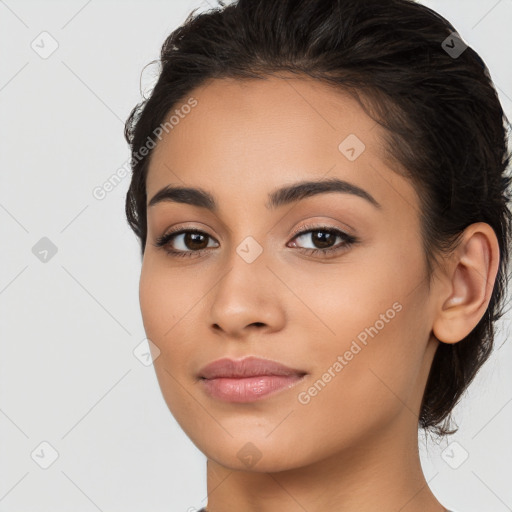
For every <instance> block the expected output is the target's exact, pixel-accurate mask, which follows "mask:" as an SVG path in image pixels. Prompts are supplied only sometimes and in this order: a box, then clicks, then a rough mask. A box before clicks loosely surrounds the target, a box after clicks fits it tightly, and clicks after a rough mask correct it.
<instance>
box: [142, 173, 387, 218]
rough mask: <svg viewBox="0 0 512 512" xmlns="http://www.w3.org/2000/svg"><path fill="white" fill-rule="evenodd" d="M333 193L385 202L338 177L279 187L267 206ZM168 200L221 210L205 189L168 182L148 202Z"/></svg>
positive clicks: (374, 201) (273, 192) (277, 205)
mask: <svg viewBox="0 0 512 512" xmlns="http://www.w3.org/2000/svg"><path fill="white" fill-rule="evenodd" d="M329 192H340V193H343V194H352V195H355V196H357V197H360V198H362V199H364V200H366V201H367V202H369V203H370V204H372V205H373V206H374V207H375V208H379V209H380V208H382V206H381V204H380V203H379V202H378V201H377V200H376V199H375V198H374V197H373V196H372V195H371V194H370V193H369V192H367V191H366V190H364V189H362V188H360V187H358V186H357V185H354V184H353V183H349V182H348V181H345V180H341V179H338V178H329V179H323V180H319V181H301V182H298V183H294V184H292V185H286V186H284V187H281V188H278V189H276V190H273V191H272V192H271V193H270V194H269V195H268V201H267V203H266V204H265V207H266V208H267V209H276V208H278V207H280V206H283V205H286V204H290V203H293V202H296V201H300V200H301V199H305V198H307V197H312V196H315V195H318V194H326V193H329ZM164 201H170V202H175V203H184V204H189V205H192V206H198V207H199V208H206V209H207V210H210V211H212V212H217V211H218V204H217V202H216V201H215V198H214V197H213V195H212V194H210V193H209V192H207V191H206V190H203V189H201V188H194V187H181V186H173V185H167V186H165V187H164V188H162V189H161V190H159V191H158V192H157V193H156V194H155V195H154V196H153V197H152V199H151V200H150V201H149V203H148V207H151V206H154V205H156V204H158V203H161V202H164Z"/></svg>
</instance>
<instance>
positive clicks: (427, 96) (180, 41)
mask: <svg viewBox="0 0 512 512" xmlns="http://www.w3.org/2000/svg"><path fill="white" fill-rule="evenodd" d="M453 32H455V29H454V27H453V26H452V25H451V24H450V23H449V22H447V21H446V20H445V19H443V18H442V17H441V16H439V15H438V14H437V13H435V12H434V11H432V10H430V9H429V8H427V7H425V6H423V5H420V4H417V3H415V2H412V1H409V0H386V1H382V0H362V1H361V0H339V1H334V0H333V1H325V2H318V1H315V0H282V1H279V2H275V1H272V0H239V1H238V2H236V3H233V4H232V5H228V6H226V7H222V8H220V9H215V10H211V11H209V12H206V13H203V14H199V15H197V16H193V15H191V16H190V17H189V18H188V19H187V21H186V22H185V24H184V25H183V26H181V27H179V28H178V29H177V30H175V31H174V32H173V33H172V34H171V35H170V36H169V37H168V38H167V40H166V41H165V43H164V44H163V46H162V51H161V66H162V67H161V73H160V76H159V78H158V81H157V83H156V85H155V87H154V88H153V90H152V92H151V95H150V97H149V98H148V99H147V100H145V101H143V102H142V103H140V104H139V105H137V106H136V107H135V108H134V109H133V111H132V112H131V114H130V117H129V119H128V121H127V123H126V138H127V140H128V142H129V143H130V145H131V149H132V170H133V177H132V181H131V184H130V188H129V191H128V194H127V198H126V214H127V218H128V222H129V224H130V226H131V227H132V229H133V230H134V232H135V234H136V235H137V236H138V237H139V239H140V242H141V254H142V255H144V252H145V247H146V242H147V216H146V212H147V200H148V197H147V194H146V179H147V173H148V169H149V166H150V162H151V156H152V154H153V152H154V149H153V148H152V147H149V145H148V140H149V139H155V130H157V129H158V128H159V127H160V126H161V125H163V124H164V123H165V121H166V120H167V119H168V117H169V116H170V115H172V114H173V112H174V110H175V109H176V108H177V107H178V106H179V105H180V104H185V103H186V101H187V98H189V97H190V95H191V93H192V92H193V91H194V90H197V89H198V88H200V87H201V86H204V85H205V84H207V83H210V82H211V80H215V79H235V80H239V81H240V82H244V81H250V80H261V79H266V78H269V77H272V76H276V75H279V74H280V73H287V74H289V75H293V76H296V77H298V78H299V77H308V78H311V79H314V80H316V81H318V82H319V83H322V84H324V85H328V86H329V87H331V88H333V90H338V91H340V92H343V93H348V94H349V95H351V97H353V98H355V99H356V100H357V101H358V102H359V103H360V104H361V106H362V107H363V108H364V110H365V112H367V113H368V114H369V115H370V116H371V117H372V118H373V119H375V121H376V122H377V123H378V125H379V126H380V127H382V128H383V131H382V134H383V135H382V138H383V142H384V151H385V155H384V157H383V158H384V159H385V161H386V162H388V163H389V164H390V165H392V166H393V168H394V169H395V170H396V172H397V174H398V175H400V176H401V177H403V178H406V179H408V180H409V181H410V183H411V184H412V185H413V186H414V188H415V190H416V193H417V196H418V198H419V201H420V202H419V205H420V208H419V215H420V220H421V224H420V228H421V240H422V246H423V249H424V257H425V268H426V276H427V279H428V282H429V283H430V282H431V279H432V278H433V275H434V270H435V268H436V266H437V265H438V264H439V263H440V262H442V261H443V258H444V257H447V256H448V255H449V254H450V253H451V252H452V251H453V250H454V249H455V248H456V247H457V244H458V243H459V242H460V240H461V234H462V233H463V232H464V230H465V228H467V227H468V226H470V225H471V224H474V223H477V222H483V223H486V224H488V225H489V226H491V227H492V229H493V230H494V232H495V234H496V237H497V240H498V243H499V251H500V262H499V268H498V273H497V277H496V280H495V283H494V288H493V291H492V296H491V299H490V301H489V305H488V308H487V310H486V312H485V314H484V315H483V317H482V318H481V320H480V321H479V322H478V324H477V325H476V326H475V328H474V329H473V330H472V331H471V332H470V333H469V334H468V335H467V336H466V337H465V338H464V339H462V340H461V341H459V342H457V343H441V344H440V345H439V347H438V349H437V351H436V353H435V357H434V359H433V362H432V367H431V370H430V374H429V378H428V382H427V385H426V389H425V393H424V396H423V402H422V406H421V412H420V416H419V426H420V427H422V428H424V429H431V430H432V431H434V432H437V433H439V434H447V433H450V432H453V430H452V431H449V430H448V429H447V424H446V423H445V424H444V425H442V422H444V421H445V420H447V419H448V418H449V415H450V412H451V411H452V409H453V408H454V406H455V405H456V403H457V402H458V400H459V399H460V397H461V395H462V393H463V392H464V391H465V390H466V389H467V387H468V385H469V384H470V383H471V381H472V380H473V378H474V376H475V375H476V373H477V372H478V370H479V369H480V368H481V366H482V364H483V363H484V362H485V361H486V360H487V358H488V357H489V355H490V353H491V350H492V346H493V340H494V332H495V330H494V323H495V321H496V320H497V319H498V318H499V317H500V316H501V315H502V307H503V300H504V298H505V290H506V282H507V268H508V267H507V262H508V247H509V237H510V213H509V210H508V205H507V203H508V199H509V198H508V196H507V192H508V186H509V178H508V176H506V173H505V171H506V169H507V167H508V164H509V153H508V148H507V141H506V129H505V124H504V123H506V118H505V116H504V114H503V111H502V108H501V105H500V102H499V100H498V97H497V94H496V91H495V89H494V87H493V85H492V82H491V78H490V75H489V72H488V70H487V68H486V66H485V64H484V63H483V61H482V60H481V58H480V57H479V56H478V54H477V53H476V52H475V51H474V50H473V49H472V48H470V47H467V48H465V49H464V51H462V53H461V54H460V55H458V56H457V57H456V58H454V57H453V55H450V54H449V53H448V52H447V51H446V49H445V48H444V47H443V41H445V40H446V39H447V38H449V37H450V36H451V35H452V34H453ZM175 115H178V114H175ZM192 115H193V114H192ZM176 129H179V125H177V127H176ZM153 146H154V144H153ZM143 147H148V148H149V150H148V151H146V152H144V153H146V154H144V155H142V153H141V152H140V149H141V148H143Z"/></svg>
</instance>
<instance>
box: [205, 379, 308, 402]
mask: <svg viewBox="0 0 512 512" xmlns="http://www.w3.org/2000/svg"><path fill="white" fill-rule="evenodd" d="M302 379H303V377H302V376H300V375H287V376H284V375H259V376H255V377H244V378H225V377H219V378H217V379H202V382H203V385H204V387H205V389H206V391H207V393H208V394H209V395H210V396H212V397H213V398H218V399H219V400H224V401H225V402H255V401H256V400H260V399H262V398H265V397H267V396H268V395H270V394H274V393H277V392H278V391H282V390H284V389H288V388H291V387H292V386H294V385H295V384H297V383H298V382H299V381H301V380H302Z"/></svg>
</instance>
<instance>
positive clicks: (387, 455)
mask: <svg viewBox="0 0 512 512" xmlns="http://www.w3.org/2000/svg"><path fill="white" fill-rule="evenodd" d="M395 420H396V421H394V422H393V423H392V424H390V425H388V426H387V427H385V428H384V429H381V430H379V431H378V432H371V433H370V434H369V435H368V439H359V440H358V442H357V444H355V445H352V446H351V447H350V448H349V449H345V450H342V451H336V452H335V453H334V454H333V455H331V456H329V457H327V458H323V459H321V460H319V461H317V462H315V463H313V464H311V465H309V466H305V467H300V468H296V469H289V470H286V471H277V472H254V471H251V472H249V471H240V470H232V469H229V468H226V467H224V466H222V465H220V464H218V463H216V462H215V461H213V460H211V459H209V460H208V464H207V487H208V496H209V499H208V507H207V511H208V512H231V511H237V510H243V511H244V512H256V511H258V512H277V511H279V512H304V511H305V510H307V511H308V512H324V511H325V510H329V511H332V512H374V511H375V510H379V511H380V512H396V511H397V510H400V512H443V511H445V510H446V509H445V508H444V507H443V506H442V505H441V504H440V503H439V502H438V501H437V499H436V498H435V496H434V495H433V494H432V492H431V491H430V488H429V486H428V483H427V482H426V480H425V477H424V475H423V471H422V468H421V462H420V457H419V451H418V430H417V418H416V417H414V415H413V414H412V413H411V411H410V410H408V409H407V408H404V409H403V410H402V413H401V415H400V417H398V418H395ZM333 452H334V450H333ZM333 452H331V453H333Z"/></svg>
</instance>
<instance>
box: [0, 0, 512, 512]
mask: <svg viewBox="0 0 512 512" xmlns="http://www.w3.org/2000/svg"><path fill="white" fill-rule="evenodd" d="M210 1H211V2H212V4H213V0H210ZM424 3H425V4H427V5H428V6H430V7H432V8H434V9H435V10H437V11H438V12H440V13H441V14H442V15H444V16H445V17H447V18H448V19H449V20H450V21H451V22H452V23H453V24H454V25H455V27H456V28H457V30H458V31H459V33H460V34H461V35H462V37H463V38H464V39H465V41H466V42H467V43H468V44H470V45H471V46H472V47H474V48H475V49H476V51H477V52H478V53H479V54H480V55H481V56H482V57H483V59H484V60H485V61H486V63H487V64H488V66H489V69H490V71H491V75H492V77H493V79H494V80H495V83H496V84H497V86H498V88H499V94H500V98H501V100H502V104H503V106H504V108H505V110H506V112H507V115H508V116H509V117H510V118H512V100H511V98H512V66H511V63H512V60H511V57H510V48H512V31H511V29H510V27H511V23H512V0H500V1H495V0H486V1H476V0H475V1H471V2H468V1H462V0H458V1H455V0H451V1H442V0H437V1H425V2H424ZM195 7H201V9H202V10H203V9H207V8H208V5H207V2H206V0H204V1H202V2H201V0H179V1H178V0H166V1H156V0H152V1H147V2H142V1H139V2H135V1H131V2H113V1H100V0H92V1H91V0H90V1H85V0H75V1H67V2H64V1H60V2H57V1H51V2H50V1H46V2H43V1H39V2H36V1H20V0H18V1H15V0H6V1H0V47H1V66H0V115H1V123H0V130H1V133H0V140H1V146H0V147H1V151H0V169H1V171H0V176H1V183H0V234H1V258H2V259H1V265H0V328H1V335H0V343H1V354H0V439H1V443H0V512H23V511H31V512H50V511H51V512H60V511H69V510H73V511H74V512H82V511H83V512H94V511H96V510H100V511H123V512H130V511H141V510H147V511H153V512H160V511H193V510H195V508H196V507H197V508H200V507H201V506H204V505H205V503H206V500H205V498H206V478H205V476H206V475H205V458H204V456H203V455H202V454H201V453H200V452H199V451H198V450H197V449H196V448H195V446H194V445H193V444H192V443H191V442H190V441H189V439H188V438H187V436H186V435H185V434H184V433H183V432H182V431H181V429H180V428H179V426H178V425H177V423H176V422H175V420H174V419H173V417H172V416H171V414H170V412H169V411H168V409H167V407H166V405H165V403H164V401H163V398H162V396H161V393H160V389H159V387H158V383H157V381H156V377H155V375H154V370H153V368H152V366H151V365H149V366H145V365H144V364H142V363H141V361H140V360H139V359H137V358H136V357H135V355H134V353H133V350H134V349H136V347H138V346H139V345H140V344H141V342H142V345H140V348H139V350H142V351H143V349H144V347H146V348H147V345H144V343H145V342H144V339H145V334H144V330H143V325H142V320H141V316H140V310H139V303H138V278H139V270H140V258H139V247H138V244H137V241H136V239H135V236H134V235H133V234H132V232H131V231H130V230H129V228H128V225H127V223H126V221H125V216H124V199H125V194H126V190H127V187H128V184H129V177H126V178H125V179H124V180H122V181H121V183H120V184H119V185H118V186H117V187H116V188H115V189H114V190H113V191H111V192H110V193H109V194H108V195H107V196H106V197H105V198H104V199H103V200H98V199H96V198H95V197H94V196H93V194H92V191H93V189H94V188H95V187H97V186H101V185H102V184H103V183H104V182H105V181H107V180H108V179H109V177H111V176H112V175H113V174H114V173H116V171H117V170H118V169H119V168H121V167H122V166H123V165H125V163H126V162H127V160H128V158H129V152H128V147H127V145H126V143H125V141H124V138H123V122H124V120H125V119H126V117H127V116H128V114H129V112H130V109H131V108H132V107H133V106H134V105H135V103H136V102H138V101H139V100H140V99H141V97H140V90H139V81H140V76H141V72H142V70H143V68H144V66H145V65H146V64H148V63H149V62H151V61H152V60H154V59H156V58H158V55H159V50H160V46H161V44H162V42H163V41H164V39H165V37H166V36H167V35H168V34H169V33H170V32H171V31H172V30H173V29H174V28H176V27H177V26H178V25H180V24H181V23H182V22H183V21H184V20H185V18H186V16H187V14H188V13H189V12H190V11H191V10H192V9H193V8H195ZM43 31H47V32H48V33H49V34H51V37H52V38H53V39H55V40H56V41H57V43H58V48H57V49H56V51H55V52H54V53H53V54H52V55H50V56H49V57H48V58H46V59H43V58H41V56H40V55H39V54H38V53H36V51H34V50H33V49H32V47H31V44H32V42H33V41H35V43H34V45H39V48H40V51H43V48H42V46H43V44H44V48H45V49H46V50H48V49H50V48H51V46H50V44H51V41H50V39H46V40H44V43H43V42H41V37H47V38H48V36H40V34H41V32H43ZM155 70H156V66H150V67H148V68H147V69H146V70H145V71H144V73H143V75H142V88H143V90H148V88H149V87H150V85H151V84H152V83H153V80H154V77H155ZM43 237H47V238H48V239H50V240H51V242H52V243H53V244H54V245H55V246H56V247H57V250H58V252H57V253H56V254H55V255H54V256H53V257H51V258H50V255H51V253H50V254H49V255H48V257H47V258H48V261H47V262H42V261H40V259H38V258H37V257H36V256H35V255H34V254H33V251H32V248H33V247H34V246H35V245H36V244H37V243H38V242H39V241H40V239H41V238H43ZM510 319H511V316H510V314H507V316H506V317H505V318H504V320H503V321H502V322H501V323H500V328H501V332H500V334H499V336H498V340H497V347H501V348H499V350H498V348H497V349H496V351H495V353H494V355H493V357H492V359H491V360H490V361H489V362H488V363H487V364H486V365H485V367H484V369H483V370H482V371H481V373H480V374H479V375H478V377H477V379H476V381H475V382H474V384H473V385H472V386H471V388H470V390H469V392H468V393H467V394H466V396H465V397H464V399H463V401H462V402H461V404H460V405H459V406H458V407H457V409H456V411H455V417H456V419H457V421H458V424H459V425H460V430H459V432H458V433H457V434H456V435H455V436H454V437H453V438H450V440H449V441H448V442H445V443H444V444H442V445H441V446H436V445H435V444H433V443H432V442H428V443H425V442H424V441H423V440H421V450H422V451H421V456H422V463H423V466H424V471H425V474H426V477H427V480H428V481H429V483H430V486H431V488H432V489H433V491H434V493H435V494H436V495H437V496H438V497H439V499H440V500H441V501H442V502H443V503H444V504H445V505H446V506H448V507H449V508H452V509H454V510H456V511H457V512H482V511H483V510H485V511H486V512H490V511H492V512H506V511H510V510H512V486H511V485H510V474H511V470H512V443H511V441H510V432H511V426H512V403H511V402H512V362H511V361H512V357H511V356H512V348H511V343H510V342H507V343H505V344H504V345H502V342H503V340H504V339H505V338H507V337H508V333H509V331H510V329H509V324H510ZM137 353H139V352H137ZM43 441H45V442H47V443H49V444H50V445H51V446H52V447H53V449H55V450H56V451H57V452H58V458H57V459H56V460H55V462H54V463H53V464H51V465H50V466H49V467H48V468H47V469H43V468H42V467H40V464H43V465H44V464H45V463H49V462H50V461H51V459H50V457H51V449H50V448H48V447H47V446H46V445H41V443H42V442H43ZM453 442H457V443H458V444H451V445H450V446H449V447H448V444H449V443H453ZM426 444H427V445H428V453H427V452H426V450H425V445H426ZM466 452H467V454H468V458H467V460H465V461H464V462H462V463H461V461H463V459H464V457H465V454H466ZM31 454H32V455H31ZM455 466H458V467H457V468H455Z"/></svg>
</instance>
